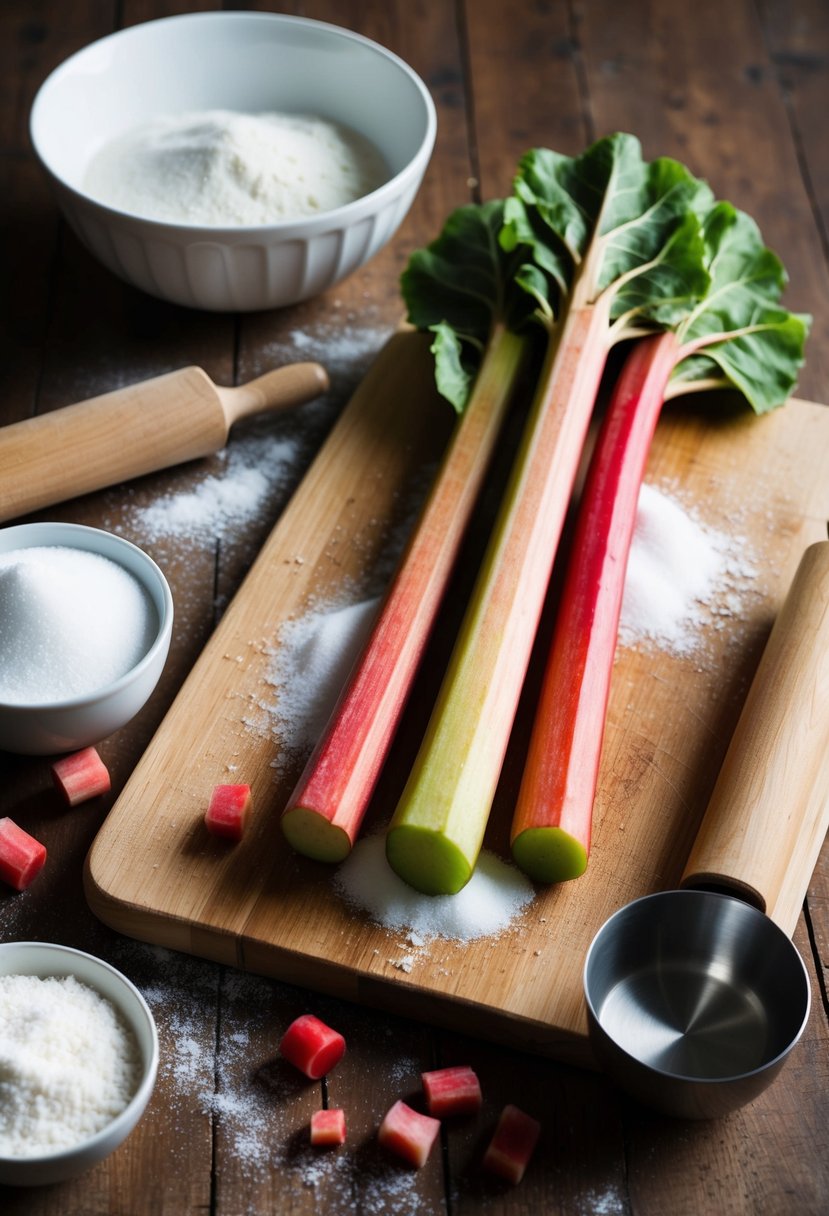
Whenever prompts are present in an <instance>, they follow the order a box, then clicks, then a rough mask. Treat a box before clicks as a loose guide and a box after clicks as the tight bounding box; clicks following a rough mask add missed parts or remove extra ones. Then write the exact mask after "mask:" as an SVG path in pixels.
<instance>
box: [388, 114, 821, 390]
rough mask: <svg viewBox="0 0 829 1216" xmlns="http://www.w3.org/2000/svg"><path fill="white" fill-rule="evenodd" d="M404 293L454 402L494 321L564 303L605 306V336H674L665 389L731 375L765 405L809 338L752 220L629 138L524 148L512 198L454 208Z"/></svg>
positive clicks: (519, 322) (525, 318)
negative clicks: (565, 150) (676, 344)
mask: <svg viewBox="0 0 829 1216" xmlns="http://www.w3.org/2000/svg"><path fill="white" fill-rule="evenodd" d="M401 286H402V290H403V296H404V300H405V302H406V305H407V308H408V317H409V320H410V321H411V322H412V324H414V325H415V326H417V327H418V328H419V329H424V330H430V331H431V332H432V333H433V334H434V340H433V346H432V349H433V352H434V354H435V367H436V378H437V382H438V387H439V389H440V391H441V392H442V393H443V394H444V396H446V397H447V398H448V399H449V400H450V401H451V402H452V404H453V405H454V406H455V408H456V409H458V410H462V409H463V408H464V406H465V404H466V401H467V399H468V396H469V393H470V390H471V385H472V383H473V381H474V377H475V372H476V369H477V367H478V365H479V362H480V359H481V357H482V354H483V351H484V349H485V347H486V345H487V343H488V341H489V339H490V336H491V334H492V332H493V328H494V326H495V325H496V324H502V325H505V326H507V327H508V328H510V329H512V330H514V331H516V332H523V331H524V330H526V329H528V328H529V326H530V323H532V324H535V325H537V324H538V323H539V322H540V323H541V325H542V326H544V327H545V328H546V329H547V330H552V329H554V328H555V326H556V325H557V324H558V323H559V322H561V321H562V319H563V318H564V316H565V314H566V312H567V310H568V309H573V308H585V307H598V308H601V309H602V310H603V311H604V313H605V315H606V317H607V341H608V345H610V344H611V343H612V342H615V341H619V340H620V339H623V338H630V337H636V336H639V335H641V334H644V333H650V332H653V331H654V330H658V329H665V328H670V329H675V330H676V331H677V333H678V334H679V336H680V341H681V346H682V362H681V364H680V366H679V367H678V368H677V370H676V373H675V375H674V378H673V380H672V383H671V388H670V391H671V393H676V392H685V391H691V390H695V389H701V388H709V387H721V386H723V385H724V384H729V385H731V386H732V387H736V388H737V389H739V391H741V392H742V393H744V395H745V396H746V398H747V399H748V400H749V402H750V403H751V405H752V406H753V408H754V409H755V410H758V411H762V410H764V409H769V408H771V407H772V406H773V405H777V404H780V403H781V402H782V401H785V400H786V398H787V396H788V395H789V394H790V392H791V390H792V388H793V386H794V383H795V381H796V376H797V372H798V370H799V368H800V366H801V365H802V362H803V344H804V342H805V338H806V334H807V332H808V318H806V317H799V316H795V315H794V314H791V313H788V312H786V311H785V310H784V309H782V308H781V307H780V303H779V301H780V296H781V294H782V290H783V287H784V286H785V272H784V270H783V267H782V265H781V264H780V262H779V259H777V258H776V256H775V255H774V254H773V253H771V251H770V250H768V249H766V248H765V247H764V246H763V243H762V238H761V236H760V233H759V230H758V229H757V226H756V224H754V222H753V221H752V220H751V219H750V218H749V217H748V216H746V215H744V214H743V213H741V212H738V211H737V210H736V209H735V208H734V207H732V206H731V205H730V204H729V203H715V201H714V199H713V196H712V193H711V191H710V189H709V187H708V186H707V185H706V184H705V183H704V182H702V181H700V180H699V179H698V178H695V177H694V176H693V175H692V174H691V173H690V172H689V171H688V169H686V168H685V166H683V165H681V164H680V163H679V162H677V161H675V160H671V159H669V158H667V157H660V158H659V159H657V160H654V161H651V162H647V161H645V160H644V159H643V157H642V150H641V146H640V144H639V141H638V140H637V139H636V138H635V137H634V136H632V135H627V134H624V133H617V134H615V135H610V136H606V137H605V138H603V139H600V140H597V141H596V142H595V143H594V144H592V145H591V146H590V147H589V148H588V149H587V150H586V151H585V152H583V153H582V154H581V155H580V156H576V157H569V156H564V155H562V154H561V153H558V152H554V151H551V150H550V149H547V148H541V149H533V150H531V151H529V152H527V153H526V154H525V155H524V156H523V157H522V158H521V160H520V162H519V165H518V170H517V174H516V177H515V181H514V187H513V193H512V195H511V196H510V197H509V198H508V199H506V200H497V201H494V202H489V203H484V204H482V205H480V206H474V205H471V204H470V205H468V206H465V207H461V208H459V209H457V210H456V211H454V212H453V213H452V214H451V215H450V217H449V219H448V221H447V223H446V225H445V227H444V229H443V231H442V232H441V234H440V235H439V236H438V238H437V239H436V240H435V241H433V242H432V244H431V245H429V246H428V247H427V248H426V249H422V250H419V251H418V252H416V253H415V254H413V255H412V258H411V260H410V262H409V265H408V267H407V268H406V270H405V271H404V274H403V276H402V280H401Z"/></svg>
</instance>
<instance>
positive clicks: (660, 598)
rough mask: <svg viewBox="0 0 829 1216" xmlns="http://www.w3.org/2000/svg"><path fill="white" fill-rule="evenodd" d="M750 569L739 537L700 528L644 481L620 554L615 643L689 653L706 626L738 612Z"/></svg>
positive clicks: (673, 501) (714, 625)
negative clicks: (627, 546) (626, 548)
mask: <svg viewBox="0 0 829 1216" xmlns="http://www.w3.org/2000/svg"><path fill="white" fill-rule="evenodd" d="M756 573H757V567H756V564H755V563H754V561H753V560H752V557H751V554H750V552H749V548H748V542H747V540H746V538H745V537H741V536H727V535H725V534H724V533H722V532H718V531H716V530H715V529H712V528H710V527H707V526H705V525H704V524H702V523H701V522H699V521H698V520H697V519H695V518H694V517H693V516H692V515H691V514H689V513H688V512H687V511H686V510H685V509H684V507H683V506H682V504H681V503H680V502H679V501H678V500H677V499H676V498H674V497H672V496H671V495H670V494H668V493H666V492H665V491H663V490H660V489H657V488H656V487H655V486H651V485H648V484H645V485H643V486H642V490H641V493H640V496H639V507H638V511H637V517H636V528H635V531H634V536H633V543H632V545H631V550H630V556H629V559H628V567H627V575H626V578H625V593H624V599H623V602H622V613H621V618H620V621H619V641H620V642H621V644H622V645H623V646H634V645H636V644H644V645H651V646H654V647H656V648H658V649H661V650H666V651H669V652H671V653H673V654H677V655H689V654H692V653H694V652H696V651H698V650H700V649H701V648H702V647H703V646H704V645H705V641H706V638H707V637H709V636H710V630H711V629H713V630H718V629H720V628H722V626H723V624H724V622H725V621H726V620H727V619H728V618H729V617H735V616H739V614H740V612H741V611H742V610H743V605H744V598H745V594H746V592H747V590H748V588H749V587H750V585H751V581H752V579H753V578H754V577H755V575H756Z"/></svg>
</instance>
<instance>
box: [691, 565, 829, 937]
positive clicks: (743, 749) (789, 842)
mask: <svg viewBox="0 0 829 1216" xmlns="http://www.w3.org/2000/svg"><path fill="white" fill-rule="evenodd" d="M827 828H829V541H820V542H818V543H816V544H813V545H810V546H809V548H808V549H807V550H806V551H805V553H804V554H803V557H802V558H801V560H800V564H799V566H798V568H797V572H796V574H795V577H794V580H793V581H792V585H791V588H790V590H789V592H788V595H787V596H786V599H785V602H784V604H783V607H782V608H781V610H780V612H779V614H778V617H777V620H776V621H775V623H774V627H773V628H772V631H771V634H770V635H769V639H768V642H767V643H766V648H765V650H764V651H763V655H762V657H761V659H760V663H759V666H758V668H757V673H756V675H755V677H754V680H753V681H752V684H751V688H750V689H749V693H748V696H747V698H746V701H745V705H744V707H743V711H742V713H741V714H740V718H739V721H738V723H737V728H736V730H735V732H734V736H733V738H732V740H731V743H730V745H729V748H728V751H727V752H726V756H725V760H724V761H723V765H722V768H721V769H720V773H719V776H718V777H717V782H716V784H715V786H714V791H713V793H712V795H711V800H710V802H709V804H708V807H707V808H706V812H705V815H704V817H703V820H702V824H701V825H700V829H699V832H698V834H697V838H696V840H695V842H694V845H693V848H692V849H691V853H690V856H689V858H688V861H687V863H686V866H685V870H684V872H683V875H682V879H681V885H682V886H683V887H705V888H712V887H713V888H715V889H720V890H724V891H727V892H729V893H730V894H734V895H738V896H739V897H741V898H742V899H745V900H746V901H747V902H749V903H752V904H754V905H755V907H758V908H759V909H760V910H761V911H763V912H766V913H767V914H768V915H769V916H770V917H771V919H772V920H774V921H776V922H777V924H779V925H780V927H781V928H782V929H783V930H784V931H785V932H787V933H789V934H791V932H792V931H793V929H794V925H795V923H796V921H797V917H798V916H799V914H800V910H801V907H802V905H803V900H804V897H805V895H806V891H807V888H808V885H809V882H810V880H811V876H812V871H813V870H814V866H815V863H816V861H817V856H818V853H819V852H820V848H821V845H822V843H823V840H824V838H825V836H826V832H827Z"/></svg>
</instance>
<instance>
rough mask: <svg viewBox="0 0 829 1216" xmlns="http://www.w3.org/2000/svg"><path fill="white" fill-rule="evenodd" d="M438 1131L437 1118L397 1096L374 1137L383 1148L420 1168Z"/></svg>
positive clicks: (438, 1121) (438, 1122) (438, 1123)
mask: <svg viewBox="0 0 829 1216" xmlns="http://www.w3.org/2000/svg"><path fill="white" fill-rule="evenodd" d="M439 1132H440V1120H439V1119H433V1118H432V1116H431V1115H422V1114H421V1113H420V1111H416V1110H412V1108H411V1106H407V1104H406V1103H405V1102H402V1101H399V1100H398V1101H397V1102H395V1103H394V1105H393V1106H391V1107H390V1108H389V1110H388V1111H387V1112H386V1114H385V1116H384V1118H383V1122H382V1123H381V1124H380V1127H379V1129H378V1132H377V1139H378V1140H379V1142H380V1144H382V1145H383V1147H384V1148H387V1149H388V1150H389V1151H390V1152H392V1153H394V1154H395V1155H396V1156H398V1157H402V1158H403V1160H404V1161H407V1162H408V1163H409V1165H412V1166H414V1168H415V1169H420V1167H421V1166H422V1165H425V1163H426V1161H427V1159H428V1157H429V1154H430V1152H431V1151H432V1145H433V1144H434V1143H435V1140H436V1139H437V1137H438V1133H439Z"/></svg>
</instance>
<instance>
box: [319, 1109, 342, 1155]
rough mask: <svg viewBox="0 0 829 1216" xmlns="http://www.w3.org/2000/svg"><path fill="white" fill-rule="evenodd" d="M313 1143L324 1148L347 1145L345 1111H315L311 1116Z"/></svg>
mask: <svg viewBox="0 0 829 1216" xmlns="http://www.w3.org/2000/svg"><path fill="white" fill-rule="evenodd" d="M311 1143H312V1144H316V1145H320V1146H324V1145H329V1144H344V1143H345V1111H344V1110H338V1109H333V1108H332V1109H329V1110H315V1111H314V1113H313V1115H312V1116H311Z"/></svg>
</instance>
